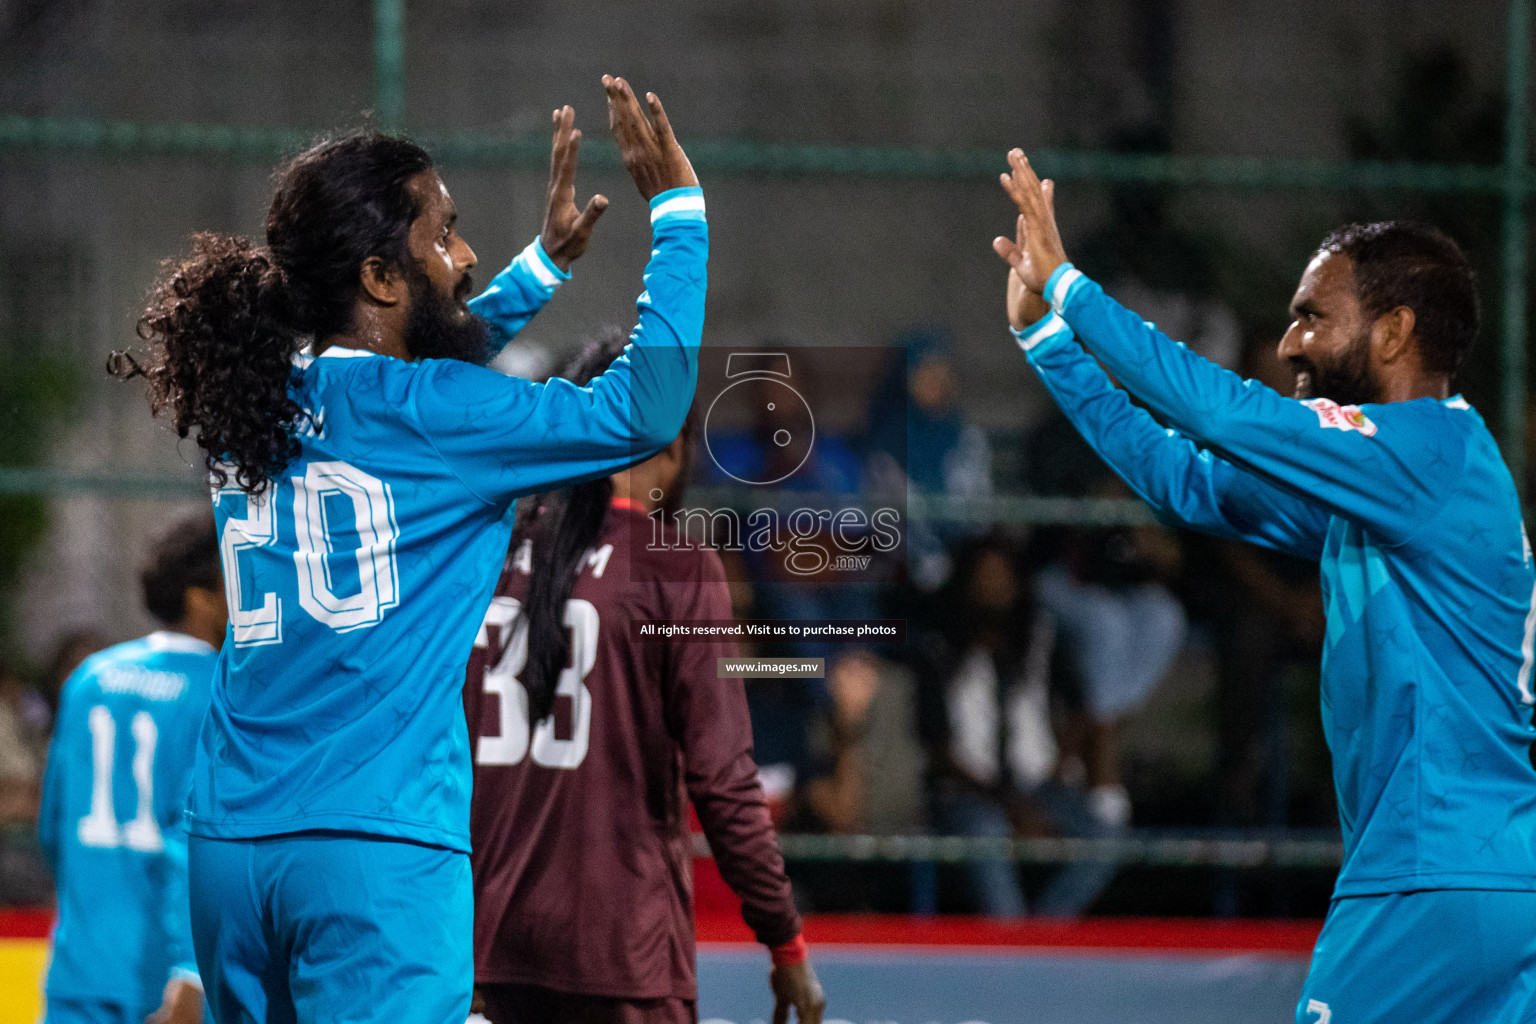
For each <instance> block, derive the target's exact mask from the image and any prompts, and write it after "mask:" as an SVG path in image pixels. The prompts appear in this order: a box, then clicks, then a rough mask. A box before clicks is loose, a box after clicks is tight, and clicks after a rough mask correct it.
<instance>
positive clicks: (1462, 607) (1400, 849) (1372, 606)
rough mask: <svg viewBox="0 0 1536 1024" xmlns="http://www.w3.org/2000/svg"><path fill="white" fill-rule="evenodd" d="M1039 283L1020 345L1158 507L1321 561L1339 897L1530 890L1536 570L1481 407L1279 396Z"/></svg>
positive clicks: (1090, 287) (1096, 302)
mask: <svg viewBox="0 0 1536 1024" xmlns="http://www.w3.org/2000/svg"><path fill="white" fill-rule="evenodd" d="M1047 295H1048V296H1049V297H1050V298H1051V300H1052V304H1053V313H1052V314H1051V315H1050V316H1049V317H1047V318H1046V319H1044V320H1042V321H1041V322H1040V323H1038V324H1036V325H1035V326H1034V327H1032V328H1031V329H1030V330H1029V331H1027V332H1024V333H1023V334H1020V335H1018V337H1019V342H1020V345H1021V346H1022V347H1023V348H1024V349H1025V352H1026V354H1027V355H1028V357H1029V361H1030V363H1031V364H1032V365H1033V366H1034V368H1035V369H1036V370H1037V371H1038V373H1039V374H1040V377H1041V379H1042V380H1043V381H1044V382H1045V385H1046V387H1047V388H1048V389H1049V390H1050V392H1051V394H1052V396H1053V397H1054V398H1055V399H1056V401H1057V402H1058V403H1059V404H1060V406H1061V408H1062V410H1063V411H1064V412H1065V413H1066V414H1067V416H1068V417H1069V418H1071V420H1072V421H1073V423H1074V424H1075V425H1076V426H1077V427H1078V429H1079V430H1080V431H1081V432H1082V433H1083V436H1084V437H1085V438H1086V439H1087V440H1088V442H1089V443H1090V444H1091V445H1093V447H1094V449H1095V450H1096V451H1097V452H1098V453H1099V454H1100V455H1101V456H1102V457H1103V458H1104V460H1105V462H1107V463H1108V464H1109V465H1110V466H1111V467H1113V468H1114V469H1115V471H1116V472H1117V473H1119V474H1120V476H1121V477H1122V478H1123V479H1124V480H1125V481H1126V483H1128V484H1129V485H1130V486H1131V488H1132V489H1133V490H1135V491H1136V493H1137V494H1138V495H1140V496H1141V497H1142V498H1143V499H1144V500H1146V501H1147V502H1148V504H1150V505H1151V506H1152V508H1153V509H1154V510H1155V511H1156V512H1157V514H1158V515H1159V517H1160V518H1162V519H1163V520H1165V521H1167V522H1170V523H1174V524H1179V525H1184V526H1189V527H1192V528H1194V529H1197V530H1203V531H1205V532H1208V533H1214V534H1217V535H1219V536H1224V537H1233V538H1238V539H1241V540H1247V541H1251V542H1253V543H1256V544H1262V545H1265V546H1267V547H1271V548H1274V549H1276V550H1279V551H1284V552H1287V553H1289V554H1293V555H1297V556H1300V557H1303V558H1310V559H1315V560H1318V561H1319V562H1320V563H1321V568H1322V581H1323V600H1324V603H1325V606H1326V611H1327V619H1328V626H1327V636H1326V640H1325V645H1324V652H1323V667H1322V711H1323V728H1324V732H1325V734H1326V736H1327V740H1328V745H1329V748H1330V749H1331V750H1332V752H1333V762H1334V785H1335V787H1336V790H1337V793H1338V802H1339V817H1340V821H1341V824H1342V826H1343V833H1344V853H1345V856H1344V864H1343V867H1342V869H1341V871H1340V873H1339V878H1338V883H1337V886H1336V888H1335V895H1337V896H1360V895H1372V894H1382V893H1391V892H1406V891H1410V890H1414V889H1520V890H1531V889H1536V769H1533V768H1532V765H1531V760H1530V757H1531V753H1530V751H1531V744H1532V741H1533V740H1536V728H1533V727H1532V724H1531V712H1532V693H1531V665H1532V655H1533V652H1532V639H1533V632H1536V615H1533V612H1532V602H1533V582H1536V574H1533V571H1532V563H1531V548H1530V545H1529V543H1528V542H1527V541H1526V538H1525V531H1524V528H1523V526H1522V524H1521V519H1520V505H1519V500H1518V498H1517V496H1516V492H1515V487H1514V483H1513V481H1512V479H1511V478H1510V475H1509V472H1508V470H1507V469H1506V468H1505V466H1504V463H1503V460H1502V459H1501V458H1500V457H1499V451H1498V446H1497V445H1496V444H1495V443H1494V440H1493V437H1492V435H1491V434H1490V433H1489V431H1488V428H1487V427H1486V426H1485V425H1484V423H1483V420H1482V417H1481V416H1479V415H1478V414H1477V412H1476V411H1475V410H1473V409H1472V408H1471V407H1470V406H1469V405H1468V404H1467V403H1466V402H1465V401H1464V400H1462V399H1461V398H1460V397H1459V396H1458V397H1455V398H1451V399H1448V400H1446V401H1443V402H1442V401H1436V400H1434V399H1430V398H1421V399H1418V400H1416V401H1412V402H1394V403H1390V404H1381V405H1363V406H1360V407H1358V408H1355V407H1348V406H1346V407H1340V406H1338V405H1336V404H1334V403H1332V402H1328V401H1325V400H1312V401H1309V402H1302V401H1297V400H1295V399H1291V398H1285V397H1283V396H1281V395H1279V394H1277V393H1276V392H1274V391H1272V390H1270V389H1269V388H1266V387H1264V386H1263V385H1261V384H1259V383H1258V382H1256V381H1245V380H1243V379H1242V378H1241V377H1239V376H1238V375H1237V374H1234V373H1231V372H1229V371H1227V370H1224V369H1222V368H1221V367H1219V366H1216V365H1215V364H1213V363H1210V362H1208V361H1206V360H1205V359H1202V358H1200V357H1199V356H1197V355H1195V354H1194V353H1193V352H1190V351H1189V350H1188V349H1186V348H1185V347H1184V346H1183V345H1181V344H1178V343H1175V342H1173V341H1170V340H1169V339H1168V338H1167V337H1165V336H1164V335H1163V334H1161V333H1160V332H1159V331H1158V330H1157V329H1156V328H1155V327H1153V326H1152V325H1151V324H1148V323H1144V322H1143V321H1142V320H1141V318H1140V317H1138V316H1136V315H1135V314H1134V313H1132V312H1130V311H1129V310H1127V309H1125V308H1124V307H1122V306H1121V305H1119V304H1118V303H1116V302H1115V301H1114V300H1112V299H1110V298H1109V297H1107V296H1106V295H1105V294H1104V292H1103V291H1102V289H1100V288H1099V286H1098V285H1097V284H1095V283H1094V282H1092V281H1090V280H1089V279H1088V278H1086V277H1084V276H1082V274H1081V273H1079V272H1078V271H1076V270H1075V269H1073V268H1072V267H1071V266H1070V265H1066V266H1064V267H1062V268H1061V269H1060V270H1058V271H1057V272H1056V273H1055V274H1054V275H1053V276H1052V278H1051V280H1050V282H1049V283H1048V286H1047ZM1074 333H1075V334H1076V338H1078V339H1081V340H1082V342H1083V344H1084V345H1086V346H1087V347H1088V349H1089V350H1091V351H1092V352H1093V353H1094V354H1095V355H1097V356H1098V357H1099V359H1100V360H1102V361H1103V364H1104V366H1105V367H1107V368H1108V369H1109V371H1110V372H1112V373H1114V374H1115V376H1116V377H1118V378H1119V379H1120V381H1121V382H1122V383H1123V384H1124V385H1125V388H1126V389H1127V390H1128V391H1129V392H1130V393H1132V394H1134V395H1136V396H1138V397H1139V398H1141V399H1142V400H1143V401H1144V402H1145V403H1146V404H1147V406H1148V407H1149V408H1150V409H1151V410H1152V411H1153V412H1155V413H1156V414H1157V415H1158V416H1160V417H1162V419H1163V420H1164V421H1165V422H1166V423H1167V424H1168V425H1169V427H1171V429H1165V428H1164V427H1162V426H1160V425H1159V424H1158V423H1157V422H1156V421H1155V420H1154V419H1153V418H1152V416H1151V415H1150V414H1149V413H1148V412H1147V411H1146V410H1143V409H1140V408H1137V407H1135V406H1133V405H1132V404H1131V402H1130V400H1129V398H1128V396H1127V394H1126V392H1125V391H1122V390H1120V389H1118V388H1116V387H1115V386H1114V385H1113V384H1112V383H1111V381H1110V379H1109V377H1108V376H1107V375H1106V373H1105V371H1104V370H1103V369H1101V368H1100V366H1099V365H1098V364H1097V363H1095V362H1094V360H1093V358H1092V357H1090V356H1089V355H1088V353H1087V352H1085V351H1084V350H1083V347H1082V346H1080V345H1079V344H1078V343H1077V341H1076V340H1075V339H1074V337H1073V335H1074Z"/></svg>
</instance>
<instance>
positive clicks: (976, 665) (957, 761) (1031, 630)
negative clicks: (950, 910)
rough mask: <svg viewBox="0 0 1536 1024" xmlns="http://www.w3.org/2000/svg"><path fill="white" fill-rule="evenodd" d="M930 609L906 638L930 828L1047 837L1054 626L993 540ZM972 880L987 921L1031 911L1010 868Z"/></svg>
mask: <svg viewBox="0 0 1536 1024" xmlns="http://www.w3.org/2000/svg"><path fill="white" fill-rule="evenodd" d="M933 609H934V615H933V617H932V619H931V620H929V621H926V622H924V623H923V624H922V626H921V628H920V631H919V632H917V633H916V635H912V634H911V633H909V637H910V639H911V640H912V647H913V653H914V655H915V656H916V658H917V661H918V679H919V682H918V731H919V734H920V735H921V736H922V738H923V741H924V744H925V746H926V747H927V749H928V764H929V773H928V774H929V796H930V804H931V814H932V820H933V825H934V827H935V829H936V831H938V832H939V833H941V834H943V835H957V836H971V837H989V838H997V839H1006V838H1008V837H1011V836H1013V835H1014V834H1016V833H1019V832H1026V833H1034V834H1039V833H1040V832H1041V831H1042V830H1043V829H1044V827H1045V822H1044V820H1043V819H1042V817H1041V815H1040V814H1039V812H1038V809H1037V808H1036V807H1035V805H1034V803H1033V801H1032V799H1031V796H1032V794H1034V793H1035V791H1036V790H1037V789H1038V788H1039V786H1040V785H1041V783H1043V782H1044V781H1045V780H1046V778H1047V777H1048V776H1049V775H1050V773H1051V769H1052V766H1053V765H1054V764H1055V761H1056V745H1055V742H1054V740H1053V739H1052V736H1051V727H1050V717H1049V716H1050V712H1049V694H1048V679H1049V670H1050V661H1051V629H1050V625H1049V623H1048V622H1046V621H1045V620H1044V619H1042V618H1041V617H1040V616H1039V615H1038V614H1037V613H1036V605H1035V602H1034V600H1033V599H1032V598H1031V596H1030V591H1029V581H1028V579H1027V577H1026V576H1025V574H1024V573H1023V571H1022V569H1021V567H1020V565H1019V561H1018V556H1017V552H1016V551H1015V549H1014V547H1013V545H1011V544H1010V543H1008V542H1007V541H1005V540H1003V539H1001V538H999V537H992V536H989V537H987V538H983V539H979V540H976V541H973V542H972V543H970V544H969V545H967V546H966V547H965V548H964V549H963V550H961V551H960V553H959V557H958V559H957V562H956V568H955V572H954V574H953V576H952V577H951V579H950V581H949V583H948V584H947V585H946V586H945V587H944V589H943V590H942V591H940V592H939V594H938V595H936V600H935V601H934V605H933ZM910 629H911V625H910V624H909V630H910ZM966 871H967V875H968V877H969V882H970V887H971V893H972V898H973V900H974V902H975V904H976V906H977V908H978V909H979V910H980V911H981V912H982V913H984V914H987V915H989V916H992V917H1017V916H1020V915H1022V914H1023V913H1025V909H1026V907H1025V899H1024V891H1023V889H1022V887H1021V886H1020V883H1019V876H1018V872H1017V870H1016V868H1015V866H1014V864H1013V862H1012V860H1011V859H1008V858H1004V857H999V858H997V859H995V860H983V861H972V862H970V863H969V864H968V865H967V867H966Z"/></svg>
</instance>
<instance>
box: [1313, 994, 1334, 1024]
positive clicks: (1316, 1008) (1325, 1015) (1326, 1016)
mask: <svg viewBox="0 0 1536 1024" xmlns="http://www.w3.org/2000/svg"><path fill="white" fill-rule="evenodd" d="M1307 1012H1308V1013H1315V1014H1317V1020H1316V1021H1314V1022H1313V1024H1328V1022H1329V1021H1330V1020H1332V1019H1333V1011H1332V1010H1330V1009H1328V1004H1327V1003H1325V1002H1323V1001H1322V1000H1320V999H1308V1000H1307Z"/></svg>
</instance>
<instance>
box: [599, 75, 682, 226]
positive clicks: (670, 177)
mask: <svg viewBox="0 0 1536 1024" xmlns="http://www.w3.org/2000/svg"><path fill="white" fill-rule="evenodd" d="M603 90H604V91H605V92H606V93H607V94H608V127H609V129H610V130H611V131H612V132H613V141H614V142H616V143H618V144H619V156H620V157H621V158H622V159H623V160H624V169H625V170H627V171H629V176H630V177H631V178H634V179H635V185H636V187H638V188H639V189H640V195H641V196H642V197H644V199H645V201H646V202H650V201H651V199H652V198H653V197H655V196H658V195H660V194H661V193H663V192H665V191H667V190H668V189H672V188H683V187H684V186H687V185H697V184H698V183H699V179H698V176H697V175H695V174H694V173H693V165H692V164H690V163H689V162H688V154H687V153H684V152H683V147H682V146H679V145H678V144H677V136H675V135H673V134H672V124H671V122H669V121H668V120H667V112H666V111H665V110H663V109H662V108H661V100H659V99H657V98H656V94H655V93H653V92H648V93H646V94H645V100H646V105H647V106H648V107H649V108H650V112H651V116H650V118H649V119H648V118H647V117H646V116H645V111H643V110H641V109H640V101H639V100H637V99H636V98H635V94H634V91H633V90H631V89H630V87H629V83H628V82H626V81H624V79H622V78H615V77H614V76H613V75H604V76H603ZM652 121H654V122H655V124H654V125H653V124H652V123H651V122H652Z"/></svg>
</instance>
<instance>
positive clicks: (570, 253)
mask: <svg viewBox="0 0 1536 1024" xmlns="http://www.w3.org/2000/svg"><path fill="white" fill-rule="evenodd" d="M554 119H555V141H554V144H553V146H551V147H550V153H549V205H548V206H546V207H545V208H544V229H543V230H542V231H540V232H539V241H540V243H541V244H542V245H543V246H544V251H545V252H546V253H548V254H549V258H550V259H551V260H553V261H554V264H555V266H557V267H559V268H560V269H561V270H565V271H569V270H570V269H571V264H572V263H573V262H574V261H576V260H578V259H580V258H581V254H582V253H584V252H586V251H587V243H588V242H589V241H591V240H592V228H593V226H594V225H595V224H597V218H598V217H600V216H602V213H603V211H604V210H606V209H608V198H607V197H606V196H602V195H596V196H593V197H592V198H591V199H588V200H587V206H586V209H584V210H577V209H576V154H577V152H578V151H579V150H580V149H581V131H580V129H578V128H576V127H575V124H576V111H574V110H572V109H571V108H570V107H569V106H565V107H561V108H560V109H559V110H557V111H555V114H554Z"/></svg>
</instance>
